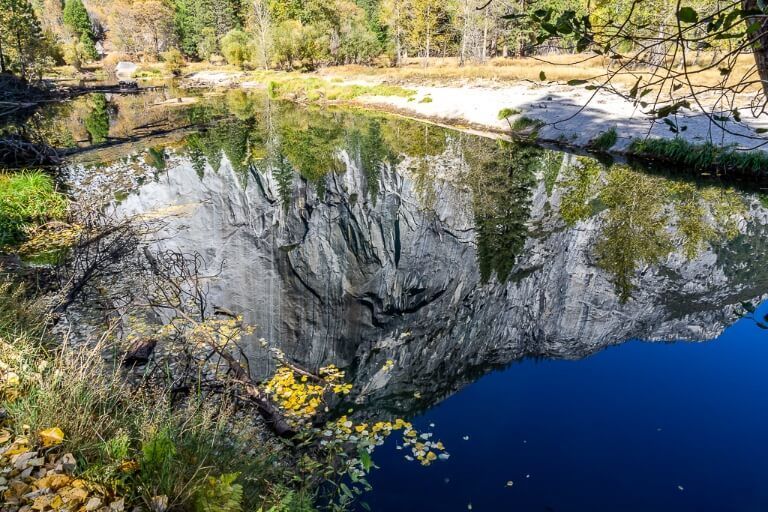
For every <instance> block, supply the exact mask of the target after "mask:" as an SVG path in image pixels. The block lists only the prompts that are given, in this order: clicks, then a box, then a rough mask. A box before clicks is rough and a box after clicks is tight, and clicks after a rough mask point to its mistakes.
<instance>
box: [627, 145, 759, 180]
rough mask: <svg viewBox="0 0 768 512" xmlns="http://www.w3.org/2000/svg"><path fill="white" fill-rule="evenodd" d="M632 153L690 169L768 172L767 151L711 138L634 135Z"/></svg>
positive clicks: (743, 173) (756, 174) (746, 175)
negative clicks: (691, 139)
mask: <svg viewBox="0 0 768 512" xmlns="http://www.w3.org/2000/svg"><path fill="white" fill-rule="evenodd" d="M629 153H630V154H631V155H633V156H637V157H641V158H647V159H651V160H660V161H662V162H666V163H671V164H679V165H682V166H684V167H685V168H686V169H685V170H686V171H688V172H702V171H716V172H721V173H723V174H731V175H734V176H738V177H743V178H764V177H766V176H767V175H768V154H767V153H765V152H764V151H739V150H737V149H736V148H734V147H732V146H730V147H729V146H717V145H715V144H712V143H711V142H707V143H704V144H694V143H691V142H688V141H687V140H685V139H682V138H675V139H635V140H633V141H632V143H631V144H630V146H629Z"/></svg>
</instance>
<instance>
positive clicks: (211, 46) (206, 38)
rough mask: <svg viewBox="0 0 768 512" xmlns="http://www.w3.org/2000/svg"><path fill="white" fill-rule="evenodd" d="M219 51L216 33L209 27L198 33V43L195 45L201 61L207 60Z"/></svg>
mask: <svg viewBox="0 0 768 512" xmlns="http://www.w3.org/2000/svg"><path fill="white" fill-rule="evenodd" d="M218 51H219V42H218V40H217V38H216V31H215V30H213V29H212V28H211V27H205V28H204V29H203V30H202V31H200V42H198V43H197V56H198V57H200V58H201V59H202V60H208V59H210V58H211V55H213V54H215V53H216V52H218Z"/></svg>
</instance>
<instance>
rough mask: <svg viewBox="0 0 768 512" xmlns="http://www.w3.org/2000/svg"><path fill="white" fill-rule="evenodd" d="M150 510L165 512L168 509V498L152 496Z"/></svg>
mask: <svg viewBox="0 0 768 512" xmlns="http://www.w3.org/2000/svg"><path fill="white" fill-rule="evenodd" d="M150 508H151V509H152V512H165V511H166V509H167V508H168V496H165V495H162V496H153V497H152V502H151V504H150Z"/></svg>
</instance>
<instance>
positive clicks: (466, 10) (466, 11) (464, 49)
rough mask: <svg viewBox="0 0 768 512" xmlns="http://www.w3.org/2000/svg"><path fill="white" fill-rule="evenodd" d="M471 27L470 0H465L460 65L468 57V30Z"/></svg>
mask: <svg viewBox="0 0 768 512" xmlns="http://www.w3.org/2000/svg"><path fill="white" fill-rule="evenodd" d="M468 28H469V0H464V25H463V27H462V29H461V55H460V57H459V66H463V65H464V62H465V61H466V58H467V30H468Z"/></svg>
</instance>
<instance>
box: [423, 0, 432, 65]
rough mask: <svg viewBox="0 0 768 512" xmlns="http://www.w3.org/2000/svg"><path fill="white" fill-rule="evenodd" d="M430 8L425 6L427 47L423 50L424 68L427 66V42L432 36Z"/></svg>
mask: <svg viewBox="0 0 768 512" xmlns="http://www.w3.org/2000/svg"><path fill="white" fill-rule="evenodd" d="M431 19H432V18H431V8H430V6H427V17H426V25H427V47H426V51H425V52H424V67H425V68H426V67H427V66H429V43H430V42H431V37H432V23H431Z"/></svg>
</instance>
